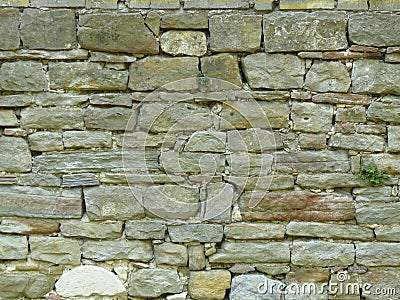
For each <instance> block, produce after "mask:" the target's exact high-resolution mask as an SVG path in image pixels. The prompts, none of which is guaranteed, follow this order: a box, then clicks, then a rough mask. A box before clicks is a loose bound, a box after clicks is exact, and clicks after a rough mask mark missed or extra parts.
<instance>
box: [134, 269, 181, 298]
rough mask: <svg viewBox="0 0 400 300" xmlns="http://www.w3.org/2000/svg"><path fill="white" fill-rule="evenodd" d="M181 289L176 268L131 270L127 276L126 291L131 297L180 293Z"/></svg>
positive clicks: (152, 296)
mask: <svg viewBox="0 0 400 300" xmlns="http://www.w3.org/2000/svg"><path fill="white" fill-rule="evenodd" d="M155 282H157V284H154V283H155ZM182 289H183V285H182V283H181V281H180V279H179V275H178V272H177V271H176V270H170V269H160V268H156V269H140V270H137V271H134V272H132V273H131V275H130V277H129V288H128V293H129V295H130V296H133V297H142V298H156V297H159V296H161V295H162V294H166V293H168V294H172V293H180V292H182Z"/></svg>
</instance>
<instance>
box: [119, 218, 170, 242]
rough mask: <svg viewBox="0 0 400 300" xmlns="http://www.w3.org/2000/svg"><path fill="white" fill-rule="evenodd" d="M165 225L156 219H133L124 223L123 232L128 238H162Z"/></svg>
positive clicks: (165, 228)
mask: <svg viewBox="0 0 400 300" xmlns="http://www.w3.org/2000/svg"><path fill="white" fill-rule="evenodd" d="M166 230H167V226H166V225H165V223H164V222H163V221H158V220H134V221H127V222H126V223H125V234H126V237H127V238H128V239H137V240H148V239H161V240H162V239H164V238H165V232H166Z"/></svg>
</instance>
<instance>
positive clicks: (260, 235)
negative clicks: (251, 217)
mask: <svg viewBox="0 0 400 300" xmlns="http://www.w3.org/2000/svg"><path fill="white" fill-rule="evenodd" d="M224 234H225V237H226V238H228V239H236V240H263V239H283V238H284V236H285V226H284V225H279V224H268V223H266V224H262V223H257V224H251V223H234V224H229V225H226V226H225V228H224Z"/></svg>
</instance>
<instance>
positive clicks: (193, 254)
mask: <svg viewBox="0 0 400 300" xmlns="http://www.w3.org/2000/svg"><path fill="white" fill-rule="evenodd" d="M188 256H189V270H191V271H198V270H202V269H204V268H205V266H206V256H205V255H204V245H202V244H200V245H189V246H188Z"/></svg>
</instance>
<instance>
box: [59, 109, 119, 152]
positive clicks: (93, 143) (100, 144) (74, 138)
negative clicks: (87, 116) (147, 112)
mask: <svg viewBox="0 0 400 300" xmlns="http://www.w3.org/2000/svg"><path fill="white" fill-rule="evenodd" d="M117 116H119V115H117ZM87 127H88V125H87ZM62 138H63V142H64V147H65V148H110V147H111V145H112V141H111V132H98V131H65V132H64V133H63V135H62Z"/></svg>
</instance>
